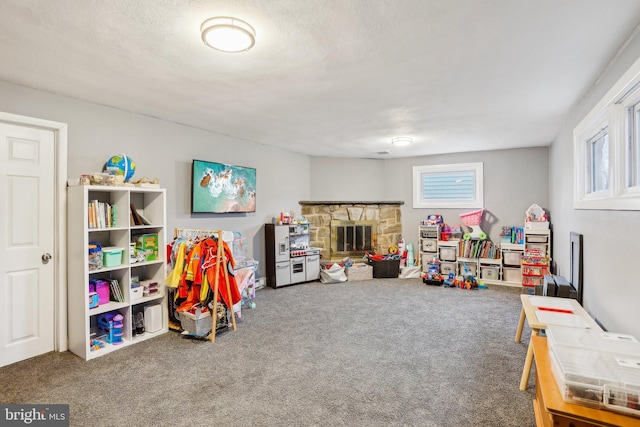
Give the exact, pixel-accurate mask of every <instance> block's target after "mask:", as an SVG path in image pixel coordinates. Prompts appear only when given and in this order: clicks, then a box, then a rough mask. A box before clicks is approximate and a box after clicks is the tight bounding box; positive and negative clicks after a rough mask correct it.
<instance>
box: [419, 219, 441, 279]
mask: <svg viewBox="0 0 640 427" xmlns="http://www.w3.org/2000/svg"><path fill="white" fill-rule="evenodd" d="M418 236H419V242H418V243H419V246H420V249H419V250H420V265H421V266H422V271H427V270H428V269H429V261H431V260H432V259H433V258H434V257H436V258H437V257H438V238H439V237H440V226H438V225H420V227H419V228H418Z"/></svg>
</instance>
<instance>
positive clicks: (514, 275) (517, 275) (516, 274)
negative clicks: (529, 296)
mask: <svg viewBox="0 0 640 427" xmlns="http://www.w3.org/2000/svg"><path fill="white" fill-rule="evenodd" d="M502 277H503V279H504V280H505V281H506V282H522V271H520V267H518V268H509V267H504V268H503V269H502Z"/></svg>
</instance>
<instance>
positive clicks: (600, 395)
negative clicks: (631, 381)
mask: <svg viewBox="0 0 640 427" xmlns="http://www.w3.org/2000/svg"><path fill="white" fill-rule="evenodd" d="M549 356H550V360H551V371H552V372H553V376H554V378H555V380H556V383H557V384H558V389H559V390H560V394H561V395H562V399H563V400H564V401H565V402H569V403H576V404H579V405H586V406H590V407H592V408H603V407H604V386H605V384H617V379H616V377H615V375H614V374H613V372H612V371H611V369H610V368H609V366H608V364H607V360H606V357H605V355H604V353H602V352H601V351H598V350H589V349H584V348H574V347H563V346H555V347H554V348H553V349H550V350H549Z"/></svg>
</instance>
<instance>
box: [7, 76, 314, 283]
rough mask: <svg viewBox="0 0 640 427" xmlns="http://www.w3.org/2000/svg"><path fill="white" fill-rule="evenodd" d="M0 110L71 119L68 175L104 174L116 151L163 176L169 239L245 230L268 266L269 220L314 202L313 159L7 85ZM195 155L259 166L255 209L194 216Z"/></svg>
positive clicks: (141, 172)
mask: <svg viewBox="0 0 640 427" xmlns="http://www.w3.org/2000/svg"><path fill="white" fill-rule="evenodd" d="M0 111H4V112H8V113H13V114H20V115H24V116H31V117H37V118H42V119H47V120H53V121H58V122H63V123H67V124H68V125H69V126H68V129H69V134H68V177H69V178H77V177H78V176H79V175H80V174H82V173H91V172H99V171H101V170H102V167H103V165H104V163H105V162H106V161H107V159H109V158H110V157H111V156H112V155H114V154H118V153H123V152H124V153H126V154H127V155H128V156H130V157H131V158H132V159H133V160H134V161H135V162H136V173H135V175H134V178H133V179H134V180H136V179H139V178H141V177H143V176H147V177H150V178H154V177H158V178H159V179H160V186H161V187H164V188H166V189H167V230H168V236H167V237H168V238H171V237H172V231H173V229H174V228H175V227H182V228H198V229H201V228H202V229H223V230H234V231H240V232H241V233H242V234H243V236H244V237H246V238H247V241H248V253H247V256H253V257H254V258H256V259H257V260H259V261H260V262H261V265H260V269H261V270H262V271H264V258H263V254H264V237H263V233H264V232H263V230H262V229H263V227H262V225H263V224H264V223H265V222H270V221H271V218H272V217H273V216H276V215H278V214H279V212H280V211H283V210H287V211H291V210H295V211H296V213H298V214H299V213H300V206H299V204H298V201H300V200H308V199H309V188H310V173H309V170H310V165H309V157H308V156H303V155H300V154H295V153H291V152H288V151H284V150H279V149H274V148H270V147H267V146H265V145H262V144H257V143H251V142H246V141H242V140H237V139H234V138H230V137H227V136H224V135H219V134H216V133H212V132H208V131H204V130H201V129H195V128H192V127H188V126H184V125H180V124H176V123H172V122H167V121H163V120H159V119H156V118H151V117H147V116H143V115H139V114H134V113H130V112H126V111H122V110H117V109H114V108H109V107H105V106H101V105H97V104H92V103H89V102H84V101H80V100H76V99H72V98H67V97H63V96H59V95H53V94H49V93H45V92H40V91H36V90H32V89H28V88H24V87H21V86H16V85H12V84H9V83H6V82H0ZM192 159H201V160H210V161H215V162H222V163H228V164H234V165H241V166H249V167H254V168H256V169H257V189H256V198H257V202H256V205H257V206H256V212H255V213H248V214H223V215H213V214H211V215H203V214H199V215H192V214H191V213H190V193H189V192H190V188H191V184H190V183H191V161H192Z"/></svg>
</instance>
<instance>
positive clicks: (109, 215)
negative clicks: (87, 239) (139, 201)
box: [87, 200, 117, 228]
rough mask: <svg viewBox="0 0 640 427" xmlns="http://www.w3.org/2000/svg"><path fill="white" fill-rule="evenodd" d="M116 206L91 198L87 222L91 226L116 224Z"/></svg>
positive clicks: (98, 226)
mask: <svg viewBox="0 0 640 427" xmlns="http://www.w3.org/2000/svg"><path fill="white" fill-rule="evenodd" d="M116 211H117V210H116V206H115V205H111V204H109V203H104V202H100V201H98V200H91V201H90V202H89V205H88V209H87V213H88V218H87V224H88V226H89V228H111V227H115V226H116V218H117V214H116Z"/></svg>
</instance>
